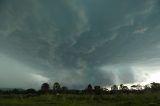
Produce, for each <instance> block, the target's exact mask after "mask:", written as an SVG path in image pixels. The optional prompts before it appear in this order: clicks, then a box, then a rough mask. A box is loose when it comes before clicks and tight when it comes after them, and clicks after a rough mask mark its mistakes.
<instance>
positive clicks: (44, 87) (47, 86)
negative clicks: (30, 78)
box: [41, 83, 50, 92]
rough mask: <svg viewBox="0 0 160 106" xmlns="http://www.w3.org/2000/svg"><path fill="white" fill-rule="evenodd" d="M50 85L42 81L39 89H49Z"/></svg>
mask: <svg viewBox="0 0 160 106" xmlns="http://www.w3.org/2000/svg"><path fill="white" fill-rule="evenodd" d="M49 89H50V87H49V84H48V83H43V84H42V86H41V91H45V92H46V91H49Z"/></svg>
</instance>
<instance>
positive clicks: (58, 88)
mask: <svg viewBox="0 0 160 106" xmlns="http://www.w3.org/2000/svg"><path fill="white" fill-rule="evenodd" d="M60 90H61V86H60V84H59V83H58V82H55V83H54V84H53V91H55V92H59V91H60Z"/></svg>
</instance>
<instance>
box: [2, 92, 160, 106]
mask: <svg viewBox="0 0 160 106" xmlns="http://www.w3.org/2000/svg"><path fill="white" fill-rule="evenodd" d="M0 106H160V92H158V93H157V92H156V93H144V94H112V95H85V94H81V95H71V94H63V95H57V96H56V95H51V94H48V95H40V96H29V97H28V96H24V95H13V94H12V95H1V96H0Z"/></svg>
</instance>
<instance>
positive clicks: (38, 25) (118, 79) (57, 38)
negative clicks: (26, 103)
mask: <svg viewBox="0 0 160 106" xmlns="http://www.w3.org/2000/svg"><path fill="white" fill-rule="evenodd" d="M159 6H160V1H159V0H121V1H118V0H100V1H98V0H27V1H25V0H0V23H1V24H0V87H1V88H14V87H16V88H30V87H33V88H39V87H40V85H41V83H43V82H50V83H53V82H56V81H58V82H59V83H61V84H63V85H66V86H68V87H69V88H84V87H85V86H86V85H87V84H88V83H91V84H93V85H95V84H98V85H101V86H108V85H112V84H120V83H124V84H128V83H142V82H148V83H150V81H155V82H156V81H160V79H159V78H158V77H156V75H157V73H159V72H160V42H159V41H160V35H159V34H160V21H159V19H160V7H159ZM158 75H160V73H159V74H158ZM155 77H156V78H155Z"/></svg>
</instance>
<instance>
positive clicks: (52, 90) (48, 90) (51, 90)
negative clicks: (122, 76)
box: [0, 82, 160, 96]
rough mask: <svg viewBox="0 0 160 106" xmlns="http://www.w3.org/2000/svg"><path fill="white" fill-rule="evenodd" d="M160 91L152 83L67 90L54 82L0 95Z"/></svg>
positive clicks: (158, 84)
mask: <svg viewBox="0 0 160 106" xmlns="http://www.w3.org/2000/svg"><path fill="white" fill-rule="evenodd" d="M156 91H160V83H156V82H152V83H150V84H147V85H145V86H142V85H140V84H137V85H132V86H131V87H130V88H129V87H128V86H126V85H124V84H120V85H119V86H118V85H112V86H111V89H110V90H109V89H108V88H104V87H101V86H99V85H95V86H92V85H91V84H88V85H87V86H86V88H84V89H83V90H78V89H68V87H66V86H61V84H60V83H58V82H55V83H54V84H53V86H50V85H49V84H48V83H43V84H42V85H41V88H40V90H35V89H33V88H30V89H27V90H23V89H13V90H6V91H2V90H0V94H28V95H32V96H33V95H39V94H55V95H59V94H96V95H99V94H117V93H127V94H128V93H137V94H140V93H144V92H156Z"/></svg>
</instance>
